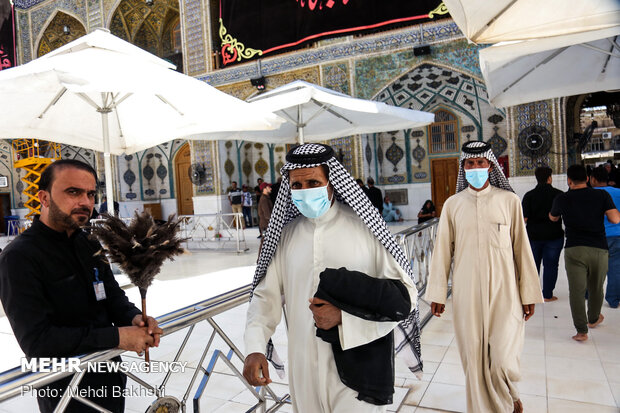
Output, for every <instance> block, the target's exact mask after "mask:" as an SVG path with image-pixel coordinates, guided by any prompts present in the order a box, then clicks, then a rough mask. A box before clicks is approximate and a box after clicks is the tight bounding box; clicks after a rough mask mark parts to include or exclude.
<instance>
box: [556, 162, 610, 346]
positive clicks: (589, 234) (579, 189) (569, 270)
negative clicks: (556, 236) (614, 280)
mask: <svg viewBox="0 0 620 413" xmlns="http://www.w3.org/2000/svg"><path fill="white" fill-rule="evenodd" d="M566 176H567V181H568V187H569V188H570V190H569V191H568V192H565V193H563V194H560V195H558V196H557V197H556V198H555V199H554V200H553V206H552V207H551V211H550V212H549V219H551V220H552V221H554V222H555V221H558V220H559V219H560V217H561V218H562V220H563V221H564V226H565V227H566V244H564V265H565V266H566V276H567V277H568V293H569V301H570V310H571V315H572V317H573V325H574V326H575V329H576V330H577V334H576V335H574V336H573V337H572V338H573V340H575V341H585V340H587V339H588V328H594V327H596V326H598V325H599V324H600V323H602V322H603V319H604V318H605V317H604V316H603V314H601V307H602V306H603V283H604V282H605V274H606V273H607V263H608V259H609V254H608V251H607V250H608V247H607V239H606V237H605V225H604V220H603V217H604V216H607V218H608V219H609V222H611V223H613V224H618V223H620V212H618V210H617V209H616V206H615V205H614V202H613V201H612V199H611V196H610V195H609V193H608V192H607V191H601V190H598V189H594V188H589V187H588V176H587V175H586V168H584V167H583V165H571V166H569V167H568V169H567V170H566ZM586 291H587V292H588V311H587V313H586V306H585V295H586Z"/></svg>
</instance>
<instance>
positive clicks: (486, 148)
mask: <svg viewBox="0 0 620 413" xmlns="http://www.w3.org/2000/svg"><path fill="white" fill-rule="evenodd" d="M469 158H486V159H487V160H488V161H489V162H491V163H492V164H493V169H491V171H490V172H489V184H491V185H493V186H495V187H497V188H501V189H505V190H506V191H510V192H514V190H513V189H512V187H511V186H510V183H509V182H508V179H506V177H505V176H504V173H503V172H502V167H501V166H499V163H498V162H497V159H496V158H495V155H494V154H493V150H492V149H491V145H489V144H488V143H486V142H483V141H468V142H465V143H464V144H463V146H462V147H461V159H459V176H458V178H457V180H456V192H461V191H462V190H464V189H465V188H467V187H468V186H469V184H468V183H467V179H466V178H465V168H464V166H463V164H464V162H463V161H464V160H465V159H469Z"/></svg>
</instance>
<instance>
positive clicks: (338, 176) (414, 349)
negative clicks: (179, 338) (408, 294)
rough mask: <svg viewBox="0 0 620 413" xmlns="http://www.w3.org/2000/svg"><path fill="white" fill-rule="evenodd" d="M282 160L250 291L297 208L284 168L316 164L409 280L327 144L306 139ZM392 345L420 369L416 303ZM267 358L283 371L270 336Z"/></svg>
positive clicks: (395, 248) (396, 250) (378, 219)
mask: <svg viewBox="0 0 620 413" xmlns="http://www.w3.org/2000/svg"><path fill="white" fill-rule="evenodd" d="M286 160H287V162H286V164H285V165H284V166H283V167H282V169H281V174H282V182H281V184H280V190H279V191H278V197H277V199H276V202H275V205H274V207H273V211H272V213H271V219H270V220H269V226H268V227H267V230H266V232H265V234H263V236H264V239H263V245H262V249H261V252H260V255H259V257H258V263H257V266H256V272H255V274H254V282H253V285H252V291H254V288H256V286H257V285H258V283H260V281H261V280H262V279H263V278H264V277H265V275H266V273H267V267H268V266H269V264H270V263H271V260H272V258H273V256H274V254H275V252H276V249H277V246H278V243H279V241H280V235H281V234H282V228H284V226H285V225H287V224H288V223H290V222H291V221H292V220H293V219H295V218H296V217H297V216H298V215H300V212H299V210H298V209H297V207H296V206H295V205H294V204H293V201H292V200H291V190H290V182H289V176H288V171H290V170H293V169H299V168H314V167H317V166H320V165H327V166H328V167H329V182H330V183H331V184H332V186H333V187H334V193H335V196H336V200H337V201H339V202H342V203H344V204H346V205H348V206H349V207H351V208H352V209H353V211H355V213H356V214H357V215H358V216H359V217H360V219H361V220H362V221H363V222H364V224H366V226H368V228H370V230H371V231H372V233H373V234H374V235H375V236H376V237H377V239H378V240H379V241H380V242H381V244H382V245H383V246H384V247H385V248H386V249H387V250H388V252H389V253H390V254H391V255H392V256H393V257H394V259H395V260H396V262H397V263H398V264H399V265H400V266H401V267H402V268H403V270H404V271H405V272H406V273H407V274H408V275H409V276H410V277H411V279H412V280H413V279H414V277H413V272H412V270H411V267H410V265H409V262H408V261H407V258H406V257H405V254H404V252H403V251H402V249H401V248H400V246H399V245H398V244H396V241H395V240H394V237H393V236H392V234H391V233H390V231H389V230H388V228H387V225H386V223H385V221H384V220H383V217H382V216H381V214H380V213H379V211H378V210H377V209H376V208H375V207H374V206H373V205H372V204H371V203H370V200H369V199H368V197H367V196H366V194H364V192H363V191H362V189H361V188H360V186H359V185H357V183H356V182H355V180H354V179H353V177H352V176H351V175H350V174H349V173H348V172H347V170H346V169H345V168H344V167H343V166H342V165H341V164H340V163H339V162H338V161H337V160H336V158H335V157H334V151H333V149H332V148H331V147H329V146H326V145H321V144H315V143H309V144H304V145H301V146H298V147H296V148H294V149H292V150H291V151H290V152H289V153H288V154H287V156H286ZM394 347H395V351H396V352H397V353H398V352H400V351H401V350H402V351H403V355H404V359H405V361H406V362H407V366H408V367H409V369H410V370H411V371H412V372H414V373H415V372H421V371H422V358H421V354H420V317H419V311H418V306H417V304H416V308H415V309H414V310H413V311H412V312H411V314H409V316H408V317H407V319H405V320H404V321H402V322H401V323H399V325H398V327H397V328H396V329H395V330H394ZM266 356H267V359H269V360H270V361H271V362H272V364H273V366H274V367H275V368H276V370H277V371H278V374H279V375H280V376H282V375H283V371H284V366H283V364H282V362H281V361H280V360H279V358H278V357H277V354H276V353H275V351H274V348H273V344H272V342H271V340H270V341H269V343H268V345H267V351H266Z"/></svg>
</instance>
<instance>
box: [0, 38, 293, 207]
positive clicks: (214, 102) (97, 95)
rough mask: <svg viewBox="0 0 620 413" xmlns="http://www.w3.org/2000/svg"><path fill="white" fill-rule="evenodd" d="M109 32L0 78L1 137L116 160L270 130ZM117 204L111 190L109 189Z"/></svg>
mask: <svg viewBox="0 0 620 413" xmlns="http://www.w3.org/2000/svg"><path fill="white" fill-rule="evenodd" d="M173 68H174V66H173V65H171V64H170V63H168V62H166V61H164V60H162V59H159V58H158V57H156V56H153V55H151V54H149V53H148V52H146V51H144V50H142V49H140V48H138V47H136V46H134V45H132V44H130V43H127V42H125V41H123V40H121V39H119V38H117V37H115V36H113V35H112V34H110V33H109V32H107V31H105V30H96V31H95V32H93V33H91V34H88V35H86V36H83V37H81V38H79V39H77V40H75V41H73V42H71V43H69V44H67V45H65V46H63V47H61V48H59V49H57V50H55V51H53V52H51V53H49V54H47V55H45V56H43V57H41V58H39V59H36V60H33V61H32V62H30V63H27V64H25V65H22V66H18V67H15V68H11V69H8V70H3V71H2V72H0V96H2V100H3V102H4V103H5V104H4V105H3V109H2V111H0V138H8V139H11V138H21V137H24V138H40V139H45V140H49V141H54V142H59V143H64V144H69V145H75V146H80V147H83V148H89V149H93V150H96V151H100V152H104V160H105V164H106V182H108V183H111V182H112V174H111V166H110V154H118V155H120V154H122V153H134V152H137V151H140V150H143V149H146V148H150V147H153V146H156V145H158V144H160V143H163V142H167V141H170V140H173V139H177V138H188V137H191V136H192V135H194V134H198V133H203V132H213V131H232V130H235V131H236V130H244V129H251V130H256V129H269V128H273V127H274V126H277V125H279V123H280V122H281V121H280V120H278V118H277V117H276V116H275V115H273V114H271V113H268V112H261V110H260V109H259V108H254V107H251V106H250V105H249V104H248V103H246V102H243V101H241V100H239V99H236V98H234V97H232V96H230V95H227V94H225V93H223V92H220V91H218V90H217V89H215V88H213V87H211V86H209V85H207V84H206V83H204V82H201V81H199V80H197V79H194V78H191V77H189V76H186V75H183V74H181V73H178V72H175V71H174V70H172V69H173ZM106 187H107V191H108V193H107V199H108V204H109V205H111V203H112V201H113V197H112V185H107V186H106Z"/></svg>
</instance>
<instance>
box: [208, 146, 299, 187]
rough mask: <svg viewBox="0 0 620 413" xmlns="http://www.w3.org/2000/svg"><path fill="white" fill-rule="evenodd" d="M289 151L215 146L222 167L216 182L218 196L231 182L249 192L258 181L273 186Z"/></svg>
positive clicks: (267, 147)
mask: <svg viewBox="0 0 620 413" xmlns="http://www.w3.org/2000/svg"><path fill="white" fill-rule="evenodd" d="M289 147H290V145H284V144H281V145H275V144H264V143H258V142H247V141H225V142H219V149H220V151H219V153H220V155H219V162H220V164H221V165H223V167H222V168H221V170H222V172H223V173H222V175H221V180H220V181H219V189H220V191H221V193H222V194H224V193H226V191H227V189H228V188H229V187H230V185H231V183H232V181H236V182H237V184H238V185H239V186H241V185H248V186H249V187H251V188H254V187H255V186H256V181H257V179H258V178H262V179H263V180H264V181H265V182H270V183H275V182H276V181H277V180H278V178H279V177H280V168H282V166H283V165H284V163H285V162H286V160H285V155H286V152H287V151H288V149H289Z"/></svg>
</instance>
